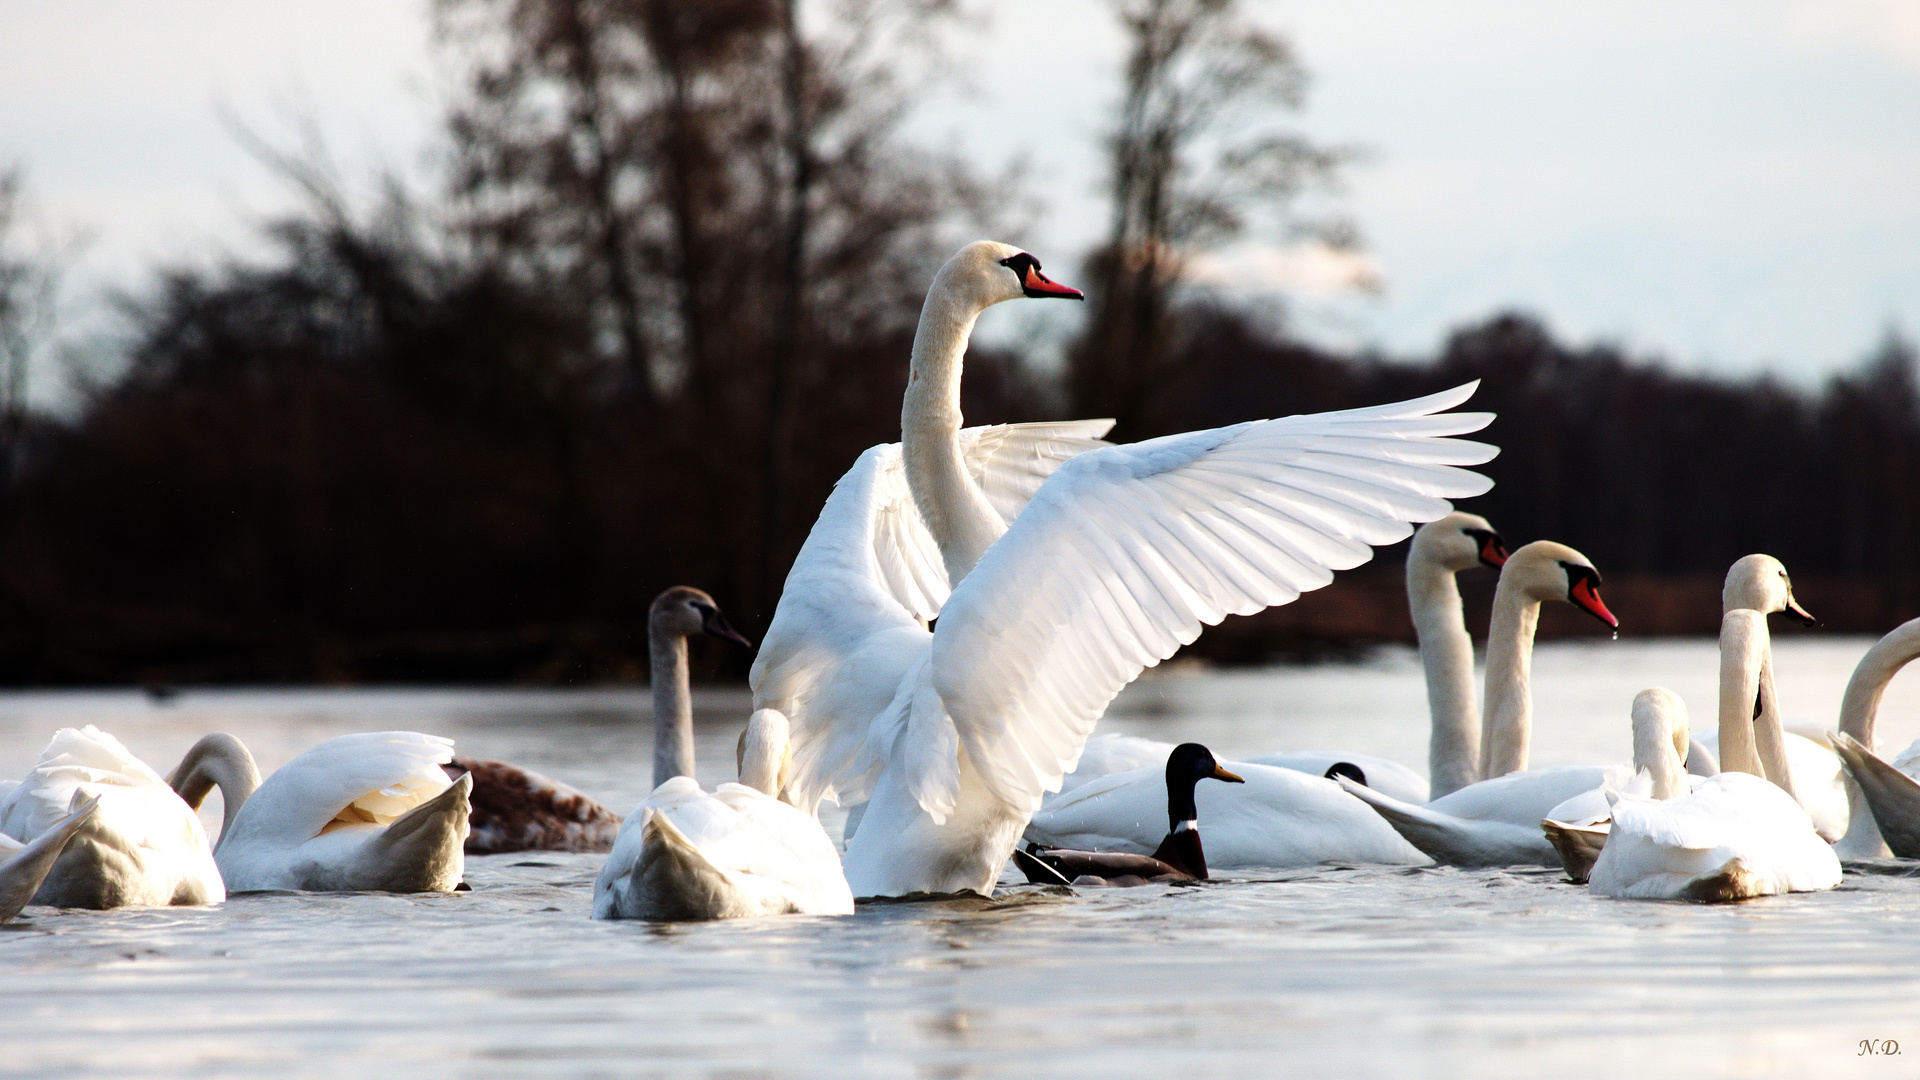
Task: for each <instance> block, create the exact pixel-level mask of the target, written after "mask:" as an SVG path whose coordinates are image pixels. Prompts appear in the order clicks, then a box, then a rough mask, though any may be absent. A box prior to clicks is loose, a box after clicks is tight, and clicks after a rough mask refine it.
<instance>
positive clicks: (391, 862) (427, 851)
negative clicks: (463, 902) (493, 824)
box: [353, 774, 473, 892]
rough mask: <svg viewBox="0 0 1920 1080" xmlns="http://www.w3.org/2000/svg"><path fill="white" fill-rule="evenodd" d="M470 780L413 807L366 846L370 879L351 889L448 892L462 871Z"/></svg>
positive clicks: (466, 777) (468, 776)
mask: <svg viewBox="0 0 1920 1080" xmlns="http://www.w3.org/2000/svg"><path fill="white" fill-rule="evenodd" d="M472 793H473V777H472V775H471V774H466V775H463V776H461V777H460V779H458V780H455V781H454V782H453V783H451V784H449V785H447V787H446V790H444V791H442V792H440V794H438V795H435V796H434V797H433V798H431V799H428V800H427V801H426V802H423V803H421V804H420V805H418V806H416V807H414V808H413V809H411V810H409V811H407V812H406V813H404V814H402V815H400V816H399V817H397V818H395V819H393V823H392V824H390V825H388V826H387V827H386V828H385V829H382V830H381V831H380V833H379V834H378V835H377V836H375V837H374V838H373V839H372V840H370V841H369V842H368V845H367V852H366V865H367V866H368V868H369V870H370V871H371V872H372V874H373V875H375V877H374V879H373V880H369V881H365V882H362V883H357V884H356V885H354V886H353V887H355V888H362V889H380V890H384V891H386V892H452V891H454V889H455V888H456V887H458V886H459V884H460V878H461V876H462V875H463V874H464V873H465V872H466V857H465V854H464V851H463V848H464V845H465V843H466V839H467V833H468V832H469V826H468V819H469V817H470V816H471V815H472V812H473V809H472V803H471V796H472Z"/></svg>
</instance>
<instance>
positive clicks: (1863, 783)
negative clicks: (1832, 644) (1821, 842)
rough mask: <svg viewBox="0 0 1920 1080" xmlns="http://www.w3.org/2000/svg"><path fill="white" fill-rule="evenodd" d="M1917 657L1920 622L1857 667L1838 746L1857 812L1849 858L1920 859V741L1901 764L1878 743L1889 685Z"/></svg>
mask: <svg viewBox="0 0 1920 1080" xmlns="http://www.w3.org/2000/svg"><path fill="white" fill-rule="evenodd" d="M1915 657H1920V619H1914V620H1911V621H1909V622H1905V623H1902V624H1900V625H1899V626H1897V627H1895V628H1893V630H1891V631H1889V632H1888V633H1887V634H1886V636H1884V637H1882V638H1881V639H1880V640H1879V641H1876V642H1874V644H1873V647H1872V648H1870V649H1868V650H1867V652H1866V655H1865V656H1862V657H1861V658H1860V663H1859V664H1858V665H1856V666H1855V667H1854V669H1853V677H1852V678H1850V679H1848V680H1847V692H1846V694H1845V695H1844V696H1843V697H1842V698H1841V699H1840V730H1839V731H1838V732H1836V733H1835V734H1834V735H1833V736H1832V741H1833V744H1834V749H1835V750H1836V751H1837V752H1838V753H1839V755H1840V759H1841V760H1842V761H1843V762H1845V763H1846V767H1847V773H1848V781H1849V782H1848V784H1847V801H1848V804H1849V810H1850V811H1851V813H1850V815H1849V817H1848V819H1847V834H1846V835H1845V836H1844V837H1842V838H1841V839H1840V840H1839V842H1837V843H1836V844H1834V849H1835V850H1837V851H1838V852H1839V853H1840V854H1842V855H1844V856H1846V857H1848V858H1853V859H1870V858H1878V857H1881V856H1885V855H1888V854H1892V855H1897V856H1899V857H1900V858H1903V859H1915V858H1920V781H1917V780H1916V777H1915V775H1913V773H1920V768H1916V767H1915V765H1916V751H1920V740H1916V741H1915V742H1914V744H1913V745H1912V746H1910V747H1908V748H1907V750H1906V752H1905V753H1903V754H1901V755H1900V756H1899V757H1898V758H1897V759H1896V762H1897V763H1898V764H1889V763H1888V762H1887V761H1886V760H1884V759H1882V758H1881V757H1879V756H1878V749H1877V747H1876V745H1875V740H1874V727H1875V725H1876V723H1877V721H1878V719H1879V715H1880V699H1881V697H1882V696H1883V695H1884V694H1885V693H1886V691H1887V684H1888V683H1890V682H1892V681H1893V677H1894V676H1895V675H1897V674H1899V672H1900V669H1901V668H1904V667H1906V666H1907V664H1909V663H1910V662H1912V661H1913V659H1914V658H1915ZM1898 765H1905V767H1906V770H1912V772H1911V773H1910V772H1909V771H1906V770H1903V769H1901V768H1900V767H1898Z"/></svg>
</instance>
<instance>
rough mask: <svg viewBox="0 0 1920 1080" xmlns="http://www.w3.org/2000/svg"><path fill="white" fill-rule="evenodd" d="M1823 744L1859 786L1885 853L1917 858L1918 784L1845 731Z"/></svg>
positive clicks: (1829, 736)
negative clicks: (1828, 745) (1826, 744)
mask: <svg viewBox="0 0 1920 1080" xmlns="http://www.w3.org/2000/svg"><path fill="white" fill-rule="evenodd" d="M1827 741H1828V742H1830V743H1832V744H1833V750H1834V753H1836V754H1838V755H1840V764H1841V765H1843V766H1845V767H1846V770H1847V775H1848V776H1849V777H1851V778H1852V779H1853V782H1854V783H1855V784H1858V785H1859V786H1860V794H1862V795H1863V796H1865V797H1866V802H1867V809H1868V810H1870V811H1872V812H1873V823H1874V824H1875V825H1876V826H1878V827H1879V829H1880V835H1881V837H1882V838H1884V839H1885V840H1886V842H1887V850H1889V851H1891V852H1893V854H1894V855H1896V856H1898V857H1899V858H1902V859H1920V783H1916V782H1915V781H1914V779H1913V778H1912V777H1910V776H1908V775H1907V774H1905V773H1903V772H1901V771H1900V770H1898V769H1896V768H1894V767H1893V766H1892V765H1889V764H1887V762H1886V761H1885V760H1883V759H1882V758H1881V757H1880V756H1879V755H1877V754H1875V753H1874V752H1873V751H1871V750H1869V749H1867V748H1866V747H1865V746H1863V745H1861V743H1860V741H1859V740H1858V739H1855V738H1854V737H1853V736H1851V735H1848V734H1846V733H1845V732H1839V731H1834V732H1828V733H1827Z"/></svg>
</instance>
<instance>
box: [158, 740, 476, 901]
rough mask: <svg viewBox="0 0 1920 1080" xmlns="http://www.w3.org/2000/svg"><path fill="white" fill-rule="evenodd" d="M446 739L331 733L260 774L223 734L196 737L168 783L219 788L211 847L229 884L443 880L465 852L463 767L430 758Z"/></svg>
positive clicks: (430, 883)
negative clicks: (221, 814) (452, 773)
mask: <svg viewBox="0 0 1920 1080" xmlns="http://www.w3.org/2000/svg"><path fill="white" fill-rule="evenodd" d="M452 757H453V740H451V739H444V738H441V737H439V736H436V735H422V734H420V733H418V732H413V731H373V732H364V733H360V734H355V735H342V736H339V737H338V738H333V739H328V740H327V741H325V742H323V743H321V744H319V745H318V746H315V747H313V748H312V749H310V750H307V751H306V752H304V753H302V754H300V755H298V756H296V757H295V758H294V759H293V760H292V761H289V762H287V763H286V764H285V765H283V766H281V767H280V768H279V769H278V770H277V771H275V772H274V774H273V775H272V776H269V777H267V779H266V781H265V782H264V783H261V782H259V779H258V778H259V772H258V770H257V769H255V768H254V764H253V756H252V755H251V754H249V753H248V752H247V750H246V748H245V747H244V746H242V745H240V742H239V740H238V739H235V738H233V737H232V736H230V735H209V736H207V737H206V738H204V739H201V740H200V741H199V742H198V743H195V744H194V746H193V748H192V749H191V750H189V751H188V752H187V756H186V757H185V758H183V759H182V760H181V763H180V765H179V767H178V768H177V769H175V770H174V775H173V777H172V783H173V785H174V787H175V789H176V790H178V791H179V792H180V794H181V797H182V798H184V799H185V800H186V801H187V803H189V804H190V805H195V806H197V805H199V803H200V801H201V800H202V799H204V798H205V797H206V795H207V793H208V792H209V791H211V790H212V789H213V788H214V787H216V786H217V787H219V788H220V793H221V800H222V802H223V803H224V804H225V806H226V821H225V824H224V826H223V827H222V828H221V830H220V842H219V843H218V844H217V845H215V847H214V859H215V861H216V862H218V863H219V865H220V873H221V876H222V877H223V878H224V879H225V881H226V883H227V887H228V889H230V890H231V891H233V892H256V891H262V890H269V889H288V890H299V891H305V892H352V891H358V890H379V891H384V892H452V891H453V890H454V888H455V887H456V886H458V885H459V884H460V878H461V875H462V873H463V872H464V870H465V867H466V862H465V858H464V856H463V853H462V845H463V843H464V841H465V840H466V838H467V817H468V803H467V796H468V793H469V792H470V791H472V789H473V781H472V779H471V778H470V777H467V776H462V777H461V778H460V779H458V780H454V781H451V782H449V781H448V779H447V775H446V773H445V772H444V771H442V769H441V766H442V765H443V764H445V763H446V762H447V761H449V760H451V759H452Z"/></svg>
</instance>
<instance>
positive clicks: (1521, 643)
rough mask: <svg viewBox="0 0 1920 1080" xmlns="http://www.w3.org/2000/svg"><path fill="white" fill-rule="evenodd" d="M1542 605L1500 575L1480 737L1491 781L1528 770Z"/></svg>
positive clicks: (1486, 774)
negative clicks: (1536, 634) (1484, 719)
mask: <svg viewBox="0 0 1920 1080" xmlns="http://www.w3.org/2000/svg"><path fill="white" fill-rule="evenodd" d="M1539 625H1540V601H1538V600H1536V599H1534V598H1533V597H1531V596H1529V595H1527V593H1526V592H1525V591H1523V590H1522V589H1520V588H1519V587H1517V586H1514V585H1512V584H1511V583H1510V580H1509V578H1508V575H1506V574H1502V575H1501V576H1500V585H1499V587H1498V588H1496V589H1495V590H1494V594H1493V617H1492V619H1491V620H1490V621H1489V623H1488V627H1487V722H1486V727H1485V729H1484V730H1482V732H1481V739H1480V774H1481V778H1482V779H1486V780H1491V779H1493V778H1494V777H1496V776H1505V775H1506V774H1508V773H1510V772H1519V771H1521V770H1523V769H1525V768H1526V767H1527V750H1528V742H1529V741H1530V740H1531V739H1532V738H1533V688H1532V685H1531V683H1532V678H1533V635H1534V631H1535V629H1536V628H1538V626H1539Z"/></svg>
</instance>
